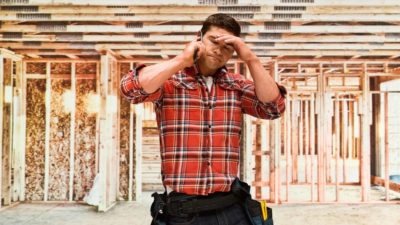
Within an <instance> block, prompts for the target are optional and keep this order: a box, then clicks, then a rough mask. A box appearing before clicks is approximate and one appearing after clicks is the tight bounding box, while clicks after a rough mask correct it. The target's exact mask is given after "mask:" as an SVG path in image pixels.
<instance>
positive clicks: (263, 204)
mask: <svg viewBox="0 0 400 225" xmlns="http://www.w3.org/2000/svg"><path fill="white" fill-rule="evenodd" d="M260 204H261V211H262V216H263V220H264V221H265V220H267V219H268V210H267V202H266V201H261V202H260Z"/></svg>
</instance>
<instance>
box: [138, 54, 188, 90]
mask: <svg viewBox="0 0 400 225" xmlns="http://www.w3.org/2000/svg"><path fill="white" fill-rule="evenodd" d="M183 60H184V59H183V57H181V56H176V57H175V58H173V59H170V60H168V61H165V62H162V63H158V64H155V65H151V66H147V67H144V68H143V69H141V70H140V71H139V82H140V85H141V86H142V87H143V90H144V91H145V92H147V93H153V92H155V91H157V90H158V89H159V88H160V87H161V86H162V85H163V84H164V82H165V81H166V80H168V78H170V77H171V76H172V75H174V74H175V73H176V72H178V71H179V70H182V69H183V68H185V64H184V63H183Z"/></svg>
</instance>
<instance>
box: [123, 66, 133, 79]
mask: <svg viewBox="0 0 400 225" xmlns="http://www.w3.org/2000/svg"><path fill="white" fill-rule="evenodd" d="M120 69H121V78H122V76H124V75H125V74H127V73H128V72H129V70H131V69H132V68H131V65H130V63H121V65H120Z"/></svg>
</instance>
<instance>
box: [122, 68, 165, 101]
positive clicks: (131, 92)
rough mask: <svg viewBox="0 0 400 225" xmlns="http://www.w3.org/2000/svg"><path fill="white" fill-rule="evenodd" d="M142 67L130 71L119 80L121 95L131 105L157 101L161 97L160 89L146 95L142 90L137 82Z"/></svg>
mask: <svg viewBox="0 0 400 225" xmlns="http://www.w3.org/2000/svg"><path fill="white" fill-rule="evenodd" d="M143 67H145V65H141V66H139V67H137V68H136V69H134V70H131V71H130V72H129V73H128V74H127V75H125V76H124V77H122V79H121V83H120V90H121V94H122V96H124V97H125V98H126V99H128V100H129V101H130V102H131V103H133V104H137V103H142V102H155V101H158V100H159V99H160V98H161V96H162V88H159V89H158V90H157V91H155V92H153V93H147V92H146V91H145V90H143V87H142V85H141V84H140V82H139V71H140V70H141V69H142V68H143Z"/></svg>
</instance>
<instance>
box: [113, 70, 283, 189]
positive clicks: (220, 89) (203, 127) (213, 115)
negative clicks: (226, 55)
mask: <svg viewBox="0 0 400 225" xmlns="http://www.w3.org/2000/svg"><path fill="white" fill-rule="evenodd" d="M141 68H142V66H141V67H139V68H137V69H136V70H134V71H133V72H131V73H129V74H128V75H126V76H125V77H123V78H122V80H121V92H122V94H123V95H124V96H125V97H126V98H127V99H129V100H130V101H131V102H132V103H134V104H136V103H141V102H149V101H151V102H154V104H155V111H156V115H157V124H158V127H159V130H160V145H161V149H160V151H161V161H162V163H161V172H162V177H163V183H164V185H166V186H169V187H171V188H172V189H173V190H174V191H177V192H182V193H186V194H192V195H208V194H211V193H214V192H227V191H229V190H230V185H231V183H232V182H233V180H234V179H235V177H237V176H238V168H239V156H240V137H241V130H242V113H247V114H249V115H252V116H255V117H258V118H262V119H276V118H278V117H280V116H281V114H282V112H283V111H284V109H285V101H284V95H285V93H286V91H285V89H284V87H282V86H279V85H278V87H279V89H280V91H281V95H280V96H279V97H278V98H277V99H276V100H275V101H274V102H271V103H263V102H261V101H259V100H258V99H257V97H256V94H255V90H254V83H253V82H252V81H250V80H246V79H244V77H243V76H241V75H239V74H232V73H228V72H227V71H226V68H222V69H220V70H219V71H218V72H217V73H216V74H215V75H214V85H213V86H212V89H211V91H208V90H207V86H206V84H205V81H204V79H203V78H202V77H201V76H196V74H197V73H196V69H195V68H194V67H191V68H186V69H185V70H184V71H180V72H178V73H177V74H175V75H173V76H172V77H171V78H170V79H168V80H167V81H166V82H165V83H164V85H163V86H162V87H161V88H160V89H158V90H157V91H156V92H154V93H151V94H148V93H146V92H145V91H144V90H143V88H142V86H141V85H140V83H139V80H138V73H137V71H138V70H139V69H141Z"/></svg>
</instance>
